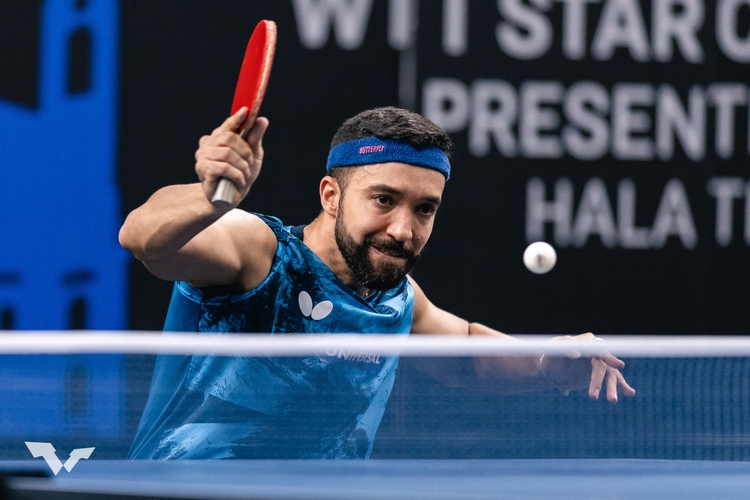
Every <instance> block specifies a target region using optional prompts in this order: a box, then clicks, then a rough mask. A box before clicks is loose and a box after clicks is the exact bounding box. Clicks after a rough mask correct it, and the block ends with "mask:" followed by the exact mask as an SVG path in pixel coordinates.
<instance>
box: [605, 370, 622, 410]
mask: <svg viewBox="0 0 750 500" xmlns="http://www.w3.org/2000/svg"><path fill="white" fill-rule="evenodd" d="M619 374H620V372H619V370H616V369H614V368H607V401H609V402H610V403H617V382H619V377H618V375H619Z"/></svg>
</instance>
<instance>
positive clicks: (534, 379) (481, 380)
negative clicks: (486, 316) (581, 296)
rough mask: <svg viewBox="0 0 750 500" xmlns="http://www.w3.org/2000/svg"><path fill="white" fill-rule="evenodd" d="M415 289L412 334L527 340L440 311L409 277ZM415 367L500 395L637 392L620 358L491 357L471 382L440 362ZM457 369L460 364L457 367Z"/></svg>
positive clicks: (477, 362)
mask: <svg viewBox="0 0 750 500" xmlns="http://www.w3.org/2000/svg"><path fill="white" fill-rule="evenodd" d="M409 281H410V282H411V284H412V287H413V288H414V314H413V319H412V328H411V332H412V333H414V334H436V335H458V336H468V335H485V336H492V337H497V338H498V339H499V340H501V341H505V342H522V341H521V340H520V339H517V338H515V337H512V336H510V335H507V334H504V333H502V332H500V331H497V330H494V329H492V328H489V327H487V326H485V325H482V324H479V323H470V322H468V321H466V320H465V319H462V318H459V317H458V316H456V315H455V314H452V313H450V312H448V311H445V310H443V309H440V308H439V307H437V306H435V305H434V304H433V303H432V302H430V301H429V300H428V299H427V296H426V295H425V294H424V292H423V291H422V289H421V288H420V287H419V285H417V283H416V282H415V281H414V280H413V279H412V278H411V277H409ZM595 338H596V337H595V336H594V335H593V334H591V333H586V334H583V335H578V336H577V337H569V336H566V337H558V338H556V339H555V341H558V340H560V341H562V340H566V339H579V340H580V339H584V340H586V339H590V340H591V341H593V340H594V339H595ZM413 364H414V365H415V367H417V368H418V369H420V370H421V371H424V372H427V373H428V374H430V375H431V376H433V377H434V378H435V379H437V380H439V381H441V382H443V383H446V384H448V385H456V384H461V385H464V384H466V383H467V382H469V381H470V382H469V383H473V384H474V385H476V386H478V387H481V388H482V389H490V390H492V391H493V392H498V393H501V394H514V393H520V392H528V391H536V390H544V389H549V388H550V387H555V388H557V389H560V390H561V391H570V390H578V389H584V388H586V387H588V393H589V397H591V398H592V399H598V398H599V394H600V392H601V389H602V386H604V387H605V390H606V395H607V400H609V401H610V402H612V403H615V402H617V393H618V388H619V389H621V390H622V393H623V394H624V395H626V396H633V395H634V394H635V390H634V389H633V388H632V387H630V386H629V385H628V383H627V382H626V381H625V379H624V377H623V376H622V374H621V373H620V369H621V368H622V367H624V366H625V363H623V362H622V361H621V360H619V359H617V358H616V357H614V356H612V355H605V356H601V357H597V358H575V359H574V358H566V357H549V356H542V355H541V354H540V355H539V356H487V357H477V358H474V364H473V367H474V373H473V374H471V375H470V376H469V378H468V379H467V374H465V373H464V374H458V373H455V371H456V370H451V369H450V367H449V366H447V364H450V362H449V361H448V360H444V358H443V359H441V358H421V359H418V360H415V361H414V363H413ZM454 365H455V363H454Z"/></svg>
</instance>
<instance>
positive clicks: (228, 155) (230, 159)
mask: <svg viewBox="0 0 750 500" xmlns="http://www.w3.org/2000/svg"><path fill="white" fill-rule="evenodd" d="M199 160H206V161H214V162H219V163H226V164H228V166H229V167H231V168H236V169H238V170H239V171H240V172H242V174H243V175H244V176H245V177H246V178H249V177H250V175H251V174H252V172H251V171H250V163H249V162H248V161H247V160H246V157H243V156H242V155H240V154H239V153H238V152H237V151H235V150H234V149H232V148H230V147H209V148H205V149H204V151H202V152H201V155H199Z"/></svg>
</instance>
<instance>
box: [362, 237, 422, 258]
mask: <svg viewBox="0 0 750 500" xmlns="http://www.w3.org/2000/svg"><path fill="white" fill-rule="evenodd" d="M363 243H364V244H365V245H367V246H371V247H374V248H375V249H376V250H379V251H381V252H383V253H386V254H388V255H392V256H394V257H400V258H403V259H413V258H414V251H412V250H410V249H408V248H406V245H404V243H403V242H401V241H397V240H394V239H390V238H375V236H372V235H370V236H368V237H366V238H365V240H364V242H363Z"/></svg>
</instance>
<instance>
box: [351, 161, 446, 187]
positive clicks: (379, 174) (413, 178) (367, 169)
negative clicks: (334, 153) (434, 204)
mask: <svg viewBox="0 0 750 500" xmlns="http://www.w3.org/2000/svg"><path fill="white" fill-rule="evenodd" d="M350 182H354V183H355V184H356V185H357V186H358V187H359V188H364V189H367V187H368V186H372V185H377V186H379V185H389V186H393V187H394V188H395V189H399V190H406V189H407V188H414V189H418V188H423V189H424V190H428V191H433V194H434V193H435V192H437V193H438V194H439V193H442V192H443V188H444V187H445V177H444V176H443V174H441V173H440V172H437V171H435V170H431V169H428V168H424V167H417V166H414V165H408V164H406V163H396V162H393V163H376V164H372V165H362V166H360V167H355V168H354V169H353V171H352V173H351V178H350ZM418 190H422V189H418Z"/></svg>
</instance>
